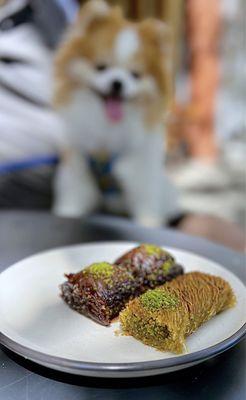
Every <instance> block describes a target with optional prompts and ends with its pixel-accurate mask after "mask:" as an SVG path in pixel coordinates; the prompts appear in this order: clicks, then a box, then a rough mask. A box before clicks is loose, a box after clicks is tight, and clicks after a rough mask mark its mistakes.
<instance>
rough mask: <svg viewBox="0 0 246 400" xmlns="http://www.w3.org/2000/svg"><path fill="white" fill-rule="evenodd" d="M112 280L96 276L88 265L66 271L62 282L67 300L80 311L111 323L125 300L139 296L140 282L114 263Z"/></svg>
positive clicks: (62, 294)
mask: <svg viewBox="0 0 246 400" xmlns="http://www.w3.org/2000/svg"><path fill="white" fill-rule="evenodd" d="M113 268H114V273H113V275H112V277H111V278H110V282H108V281H105V280H104V279H101V278H98V277H95V276H93V274H91V273H90V272H89V271H87V269H85V270H82V271H81V272H79V273H77V274H69V275H66V277H67V278H68V280H67V281H66V282H64V283H63V284H62V285H61V296H62V298H63V299H64V301H65V302H66V303H67V304H68V305H69V306H70V307H71V308H72V309H74V310H76V311H77V312H79V313H80V314H83V315H86V316H88V317H90V318H92V319H93V320H95V321H96V322H99V323H100V324H102V325H109V324H110V321H111V320H112V319H113V318H115V317H116V316H118V314H119V312H120V311H121V310H122V308H124V306H125V304H126V303H127V302H128V301H129V300H130V299H132V298H134V297H135V296H136V292H137V289H138V288H137V282H136V281H135V280H134V278H133V277H132V275H131V274H130V273H129V272H128V271H127V270H125V269H124V268H122V267H120V266H118V265H113Z"/></svg>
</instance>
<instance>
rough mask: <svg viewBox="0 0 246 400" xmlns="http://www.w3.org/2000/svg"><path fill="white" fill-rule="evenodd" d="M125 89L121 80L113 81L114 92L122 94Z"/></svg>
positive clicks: (112, 88)
mask: <svg viewBox="0 0 246 400" xmlns="http://www.w3.org/2000/svg"><path fill="white" fill-rule="evenodd" d="M122 89H123V84H122V82H121V81H119V80H115V81H113V82H112V85H111V90H112V92H113V93H114V94H121V92H122Z"/></svg>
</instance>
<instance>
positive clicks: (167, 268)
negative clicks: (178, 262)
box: [162, 259, 174, 274]
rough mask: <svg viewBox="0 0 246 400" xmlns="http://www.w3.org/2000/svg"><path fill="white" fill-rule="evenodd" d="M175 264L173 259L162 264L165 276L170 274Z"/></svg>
mask: <svg viewBox="0 0 246 400" xmlns="http://www.w3.org/2000/svg"><path fill="white" fill-rule="evenodd" d="M173 264H174V260H173V259H170V260H167V261H165V262H164V263H163V264H162V270H163V272H164V273H165V274H168V272H169V271H170V269H171V268H172V266H173Z"/></svg>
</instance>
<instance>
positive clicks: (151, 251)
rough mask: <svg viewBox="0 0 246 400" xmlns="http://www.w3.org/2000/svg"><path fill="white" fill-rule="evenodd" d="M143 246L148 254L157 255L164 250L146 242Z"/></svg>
mask: <svg viewBox="0 0 246 400" xmlns="http://www.w3.org/2000/svg"><path fill="white" fill-rule="evenodd" d="M143 247H144V249H145V251H146V253H147V254H148V256H155V255H157V256H160V255H161V253H162V252H163V250H162V249H161V247H158V246H155V245H154V244H144V245H143Z"/></svg>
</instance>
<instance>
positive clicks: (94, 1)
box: [73, 0, 120, 36]
mask: <svg viewBox="0 0 246 400" xmlns="http://www.w3.org/2000/svg"><path fill="white" fill-rule="evenodd" d="M116 13H117V14H120V9H119V8H118V7H111V6H110V5H109V4H108V3H106V1H104V0H90V1H88V2H87V3H85V5H84V6H82V7H81V9H80V11H79V13H78V16H77V20H76V23H75V26H74V31H73V33H75V34H76V32H77V33H78V35H80V36H81V35H83V33H84V32H85V31H86V29H87V28H88V26H89V25H90V24H92V23H93V22H97V21H98V22H100V21H102V20H103V19H104V18H108V17H109V16H110V15H113V14H114V15H115V14H116Z"/></svg>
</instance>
